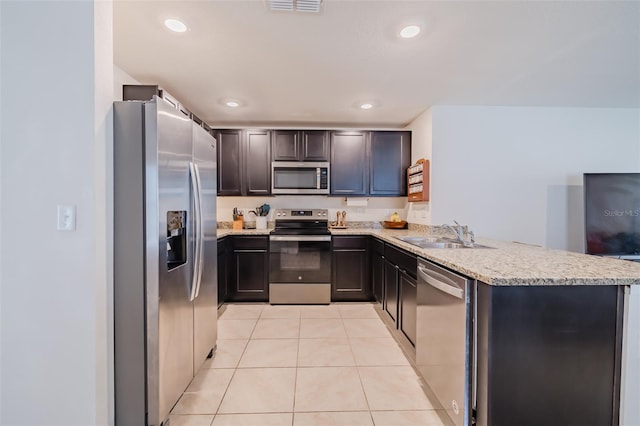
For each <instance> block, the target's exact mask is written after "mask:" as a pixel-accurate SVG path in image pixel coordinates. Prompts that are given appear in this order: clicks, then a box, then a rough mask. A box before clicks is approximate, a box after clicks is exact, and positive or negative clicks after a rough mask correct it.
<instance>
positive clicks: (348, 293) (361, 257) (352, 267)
mask: <svg viewBox="0 0 640 426" xmlns="http://www.w3.org/2000/svg"><path fill="white" fill-rule="evenodd" d="M331 255H332V256H331V257H332V280H331V301H332V302H346V301H362V302H365V301H371V300H372V299H373V291H372V286H371V280H370V279H369V276H370V275H369V237H367V236H352V235H349V236H334V237H333V238H332V251H331Z"/></svg>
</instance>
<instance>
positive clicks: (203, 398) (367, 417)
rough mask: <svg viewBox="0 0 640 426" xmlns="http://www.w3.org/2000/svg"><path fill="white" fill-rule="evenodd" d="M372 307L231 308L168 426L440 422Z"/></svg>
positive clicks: (412, 425) (411, 425)
mask: <svg viewBox="0 0 640 426" xmlns="http://www.w3.org/2000/svg"><path fill="white" fill-rule="evenodd" d="M432 407H433V406H432V405H431V403H430V401H429V399H428V398H427V397H426V396H425V394H424V392H423V391H422V388H421V387H420V380H419V378H418V376H417V374H416V372H415V371H414V369H413V368H412V367H411V365H410V363H409V361H408V360H407V358H406V357H405V355H404V353H403V352H402V350H401V349H400V347H399V346H398V344H397V343H396V341H395V340H394V339H393V337H392V336H391V334H390V333H389V330H388V329H387V327H386V325H385V324H384V323H383V322H382V320H381V319H380V317H379V316H378V314H377V313H376V311H375V307H374V305H372V304H368V303H360V304H332V305H328V306H271V305H266V304H237V305H234V304H231V305H228V306H227V307H226V310H225V311H224V313H223V314H222V315H221V316H220V318H219V321H218V348H217V351H216V354H215V356H214V357H213V358H212V359H210V360H207V362H206V363H205V364H204V365H203V367H202V368H201V369H200V371H198V373H197V375H196V377H195V378H194V379H193V381H192V383H191V384H190V386H189V387H188V388H187V390H186V391H185V393H184V394H183V395H182V398H180V400H179V401H178V403H177V404H176V406H175V407H174V408H173V411H172V415H171V421H170V423H171V426H192V425H193V426H200V425H207V426H224V425H238V426H254V425H255V426H271V425H273V426H276V425H277V426H280V425H286V426H329V425H344V426H347V425H348V426H360V425H362V426H365V425H366V426H374V425H375V426H418V425H419V426H435V425H438V426H442V425H443V422H442V420H441V417H440V416H439V413H438V411H437V410H434V409H433V408H432Z"/></svg>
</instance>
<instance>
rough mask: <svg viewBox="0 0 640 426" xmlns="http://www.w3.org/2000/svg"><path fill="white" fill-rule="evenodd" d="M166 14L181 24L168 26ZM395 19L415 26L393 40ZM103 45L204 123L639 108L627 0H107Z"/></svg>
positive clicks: (633, 13) (636, 31) (639, 27)
mask: <svg viewBox="0 0 640 426" xmlns="http://www.w3.org/2000/svg"><path fill="white" fill-rule="evenodd" d="M169 17H172V18H179V19H180V20H182V21H183V22H185V23H186V24H187V26H188V28H189V30H188V31H187V32H186V33H182V34H177V33H172V32H170V31H168V30H167V29H166V28H164V26H163V24H162V23H163V21H164V20H165V19H166V18H169ZM409 23H419V24H420V25H422V26H423V32H422V33H421V34H420V35H419V36H418V37H417V38H415V39H411V40H404V39H400V38H399V37H398V36H397V32H398V31H399V30H400V28H402V27H403V26H404V25H405V24H409ZM114 50H115V52H114V55H115V59H114V61H115V63H116V65H118V66H119V67H121V68H122V69H123V70H125V71H126V72H128V73H129V74H130V75H132V76H133V77H134V78H136V79H138V80H139V81H141V82H143V83H153V84H160V86H162V87H163V88H165V89H166V90H167V91H168V92H169V93H171V94H172V95H173V96H175V97H177V98H178V99H180V100H182V101H183V102H184V103H185V104H186V106H187V107H188V108H190V109H191V110H192V111H193V112H194V113H195V114H197V115H198V116H199V117H200V118H202V119H204V120H205V121H206V122H207V123H209V124H211V125H214V126H217V127H220V126H228V125H240V126H242V125H249V124H250V125H272V126H277V125H294V126H295V125H299V126H324V127H327V126H337V125H340V126H376V127H400V126H403V125H406V124H408V123H409V122H411V120H413V119H414V118H415V117H416V116H417V115H419V114H420V113H421V112H422V111H424V110H425V109H427V108H428V107H430V106H432V105H505V106H578V107H633V108H638V107H640V2H636V1H627V2H616V1H602V2H598V1H494V2H488V1H477V0H476V1H464V2H463V1H452V0H449V1H426V0H423V1H403V0H394V1H356V0H350V1H346V0H324V6H323V10H322V12H321V14H304V13H286V12H284V13H283V12H279V13H275V12H270V11H268V10H267V7H266V4H265V2H264V1H261V0H253V1H245V0H230V1H220V0H198V1H187V0H181V1H148V0H146V1H144V0H135V1H126V0H116V1H115V2H114ZM228 98H233V99H240V100H241V101H242V102H243V103H244V105H243V106H242V107H240V108H237V109H230V108H228V107H226V106H224V105H223V104H222V101H223V100H225V99H228ZM364 101H371V102H373V103H374V104H376V108H374V109H371V110H368V111H364V110H360V109H359V108H358V107H357V105H358V104H359V103H360V102H364Z"/></svg>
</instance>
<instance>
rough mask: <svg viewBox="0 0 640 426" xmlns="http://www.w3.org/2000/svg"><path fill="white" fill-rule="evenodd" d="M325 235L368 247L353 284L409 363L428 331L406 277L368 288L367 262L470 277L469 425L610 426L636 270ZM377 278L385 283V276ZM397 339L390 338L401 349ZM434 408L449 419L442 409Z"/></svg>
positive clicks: (348, 232) (543, 252)
mask: <svg viewBox="0 0 640 426" xmlns="http://www.w3.org/2000/svg"><path fill="white" fill-rule="evenodd" d="M268 232H269V230H244V231H231V230H226V229H219V230H218V238H219V239H221V238H224V237H227V236H231V237H232V238H234V237H235V236H246V235H252V236H264V238H265V239H266V236H267V234H268ZM331 233H332V236H333V238H334V241H335V240H336V239H339V238H358V239H364V240H366V241H368V252H367V253H366V255H365V256H366V265H367V270H366V274H365V276H364V277H363V280H364V281H366V283H367V285H368V286H369V287H368V289H367V291H365V292H364V293H363V301H365V300H370V301H372V300H376V301H377V302H378V305H377V306H378V307H379V315H380V316H381V317H383V318H386V319H387V323H388V324H391V326H392V328H397V330H396V331H397V332H396V338H397V339H398V336H400V337H401V339H404V338H406V339H407V340H406V341H408V342H409V344H410V345H409V348H410V349H411V347H412V346H413V348H414V349H413V351H414V353H413V360H414V361H415V362H416V364H419V362H420V360H419V359H416V356H417V357H418V358H419V357H420V354H419V353H418V354H417V355H416V348H417V349H418V352H420V349H419V343H417V342H419V341H420V339H421V338H422V337H423V336H424V334H425V333H427V332H428V328H429V326H430V324H427V323H425V321H424V320H421V319H420V318H421V317H420V312H421V309H424V307H423V306H421V304H420V290H419V289H418V290H417V291H416V290H412V289H411V281H412V280H413V285H415V282H416V279H415V275H416V273H415V270H414V271H413V273H412V272H411V270H410V269H411V267H406V266H405V267H403V266H402V264H401V262H399V261H398V262H397V263H398V265H399V266H398V268H396V269H397V270H398V271H400V272H393V271H392V273H396V274H397V275H396V277H399V278H397V279H396V282H395V284H394V285H395V287H393V286H388V285H387V286H386V288H384V290H383V289H380V290H377V289H376V288H375V287H376V280H378V279H379V277H380V273H376V267H377V266H376V265H377V263H376V262H377V260H376V257H377V256H378V257H382V259H385V257H386V261H387V263H389V262H388V260H390V259H391V260H393V259H394V257H393V256H396V254H395V253H402V254H403V255H405V256H406V258H407V259H414V262H415V259H416V258H422V259H426V260H429V261H431V262H433V263H435V264H437V265H440V266H443V267H445V268H446V269H447V270H450V271H454V272H457V273H459V274H461V275H464V276H466V277H468V278H470V279H471V280H473V281H472V282H474V283H475V284H474V285H475V287H474V290H473V291H471V296H470V297H471V305H470V306H472V308H471V313H470V315H473V314H475V317H474V319H473V324H472V327H471V328H472V330H473V331H472V332H471V333H470V336H471V337H470V338H469V340H470V341H471V340H472V341H473V343H472V344H471V343H470V348H473V350H471V351H470V355H469V356H468V358H467V362H468V365H469V368H468V369H469V372H468V374H469V375H470V376H472V377H473V378H472V379H469V381H470V383H471V380H473V383H474V385H473V386H471V385H470V386H469V395H468V397H469V400H472V395H471V394H472V393H473V392H472V389H475V393H474V395H473V401H475V402H473V403H465V405H469V406H470V408H469V410H468V411H469V413H470V416H473V417H475V418H476V422H477V424H478V425H492V424H547V425H553V424H558V425H563V426H564V425H571V424H573V425H585V424H593V425H596V424H597V425H600V424H612V425H617V424H620V423H619V421H620V419H619V412H620V402H619V401H620V392H621V382H620V378H621V368H622V366H621V358H622V357H621V352H622V330H623V310H624V306H623V305H624V292H625V288H626V286H632V285H639V284H640V264H638V263H634V262H628V261H622V260H616V259H608V258H601V257H596V256H589V255H584V254H579V253H571V252H565V251H560V250H551V249H545V248H542V247H537V246H530V245H525V244H519V243H508V242H502V241H496V240H490V239H479V241H478V242H479V243H480V244H482V245H484V246H487V248H458V249H440V248H434V249H424V248H420V247H417V246H415V245H412V244H409V243H407V242H405V241H402V240H401V239H400V238H405V237H421V236H422V237H423V236H425V235H426V233H427V232H426V231H424V230H420V231H419V230H411V229H410V230H387V229H373V228H356V227H354V228H350V229H344V230H332V231H331ZM399 237H400V238H399ZM354 241H355V240H354ZM385 254H386V256H385ZM411 256H413V257H411ZM334 259H335V258H334ZM378 260H379V259H378ZM405 265H406V264H405ZM393 266H396V265H393ZM334 267H335V265H334ZM412 267H413V268H415V265H413V266H412ZM403 268H404V269H407V271H406V272H405V275H406V279H405V281H404V283H405V284H406V283H407V282H408V283H409V284H408V285H407V287H406V289H405V287H404V285H405V284H403V281H402V280H403V278H401V277H400V275H402V272H404V270H403ZM385 271H386V273H388V271H389V268H387V269H386V270H385V269H384V268H383V269H382V276H383V277H384V276H385ZM411 275H413V278H412V277H411ZM386 277H387V278H386V279H387V281H388V280H389V279H390V277H393V275H386ZM382 280H383V281H384V278H382ZM418 281H419V280H418ZM387 284H388V283H387ZM383 285H384V284H383ZM419 285H420V284H419V282H418V286H419ZM412 291H413V293H412ZM392 313H393V315H392ZM394 315H395V316H394ZM390 317H391V321H389V318H390ZM416 318H417V320H418V323H417V324H416ZM412 321H413V324H411V322H412ZM394 326H395V327H394ZM431 326H432V327H433V326H434V325H431ZM406 341H405V342H400V340H399V342H400V343H404V346H405V347H406V346H407V345H406ZM428 385H429V384H428ZM442 405H443V408H445V409H447V410H448V411H451V413H450V416H451V417H452V418H455V414H453V410H451V407H447V406H446V405H445V403H444V402H443V403H442ZM454 409H455V410H456V411H457V410H458V407H457V406H456V404H454ZM460 411H463V410H462V409H460ZM456 424H457V422H456Z"/></svg>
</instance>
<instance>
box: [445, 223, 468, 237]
mask: <svg viewBox="0 0 640 426" xmlns="http://www.w3.org/2000/svg"><path fill="white" fill-rule="evenodd" d="M453 223H455V224H456V226H455V227H454V226H451V225H448V224H446V223H445V224H444V225H443V226H444V227H445V228H447V229H449V230H451V231H452V232H453V233H454V234H456V239H457V240H458V241H460V242H462V241H463V239H464V228H463V227H462V225H460V224H459V223H458V222H457V221H455V220H454V221H453Z"/></svg>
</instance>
